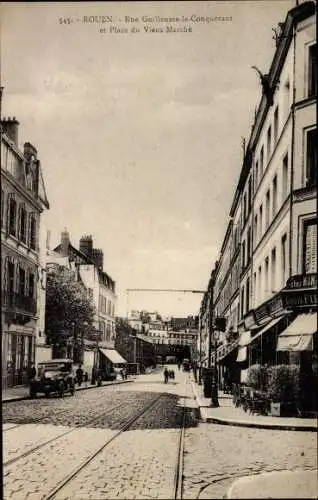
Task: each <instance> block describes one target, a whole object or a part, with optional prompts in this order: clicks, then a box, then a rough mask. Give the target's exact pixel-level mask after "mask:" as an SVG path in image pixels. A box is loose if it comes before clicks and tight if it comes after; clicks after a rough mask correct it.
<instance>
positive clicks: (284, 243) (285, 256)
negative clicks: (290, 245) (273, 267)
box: [281, 234, 287, 287]
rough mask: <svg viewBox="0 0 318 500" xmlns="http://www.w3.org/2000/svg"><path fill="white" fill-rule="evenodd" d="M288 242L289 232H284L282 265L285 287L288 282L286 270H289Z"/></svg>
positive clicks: (283, 284)
mask: <svg viewBox="0 0 318 500" xmlns="http://www.w3.org/2000/svg"><path fill="white" fill-rule="evenodd" d="M286 243H287V234H284V236H283V237H282V242H281V260H282V262H281V265H282V286H283V287H284V286H285V284H286V272H287V253H286Z"/></svg>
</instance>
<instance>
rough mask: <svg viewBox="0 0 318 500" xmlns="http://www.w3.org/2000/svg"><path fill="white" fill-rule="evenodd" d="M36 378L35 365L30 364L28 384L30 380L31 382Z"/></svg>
mask: <svg viewBox="0 0 318 500" xmlns="http://www.w3.org/2000/svg"><path fill="white" fill-rule="evenodd" d="M35 377H36V368H35V365H34V363H32V365H31V367H30V369H29V372H28V379H29V383H30V381H31V380H33V379H34V378H35Z"/></svg>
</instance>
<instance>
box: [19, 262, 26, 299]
mask: <svg viewBox="0 0 318 500" xmlns="http://www.w3.org/2000/svg"><path fill="white" fill-rule="evenodd" d="M19 294H20V295H25V270H24V269H22V268H21V267H20V268H19Z"/></svg>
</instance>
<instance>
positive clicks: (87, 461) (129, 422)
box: [43, 394, 163, 500]
mask: <svg viewBox="0 0 318 500" xmlns="http://www.w3.org/2000/svg"><path fill="white" fill-rule="evenodd" d="M162 397H163V394H159V396H157V397H155V398H154V399H153V400H152V401H151V402H150V403H148V404H147V406H146V407H144V408H143V409H142V410H141V411H139V412H138V413H137V414H135V415H134V416H133V417H131V418H130V419H128V420H127V421H126V422H125V423H124V424H123V425H122V426H121V428H120V429H119V430H118V431H117V432H116V433H115V434H114V435H113V436H112V437H110V438H109V439H108V440H107V441H106V442H104V443H103V445H102V446H100V447H99V448H98V449H97V450H96V451H95V452H94V453H92V454H91V455H90V456H89V457H88V458H86V459H85V460H83V462H82V463H81V464H80V465H79V466H78V467H76V469H74V470H73V471H72V472H71V473H70V474H68V475H67V476H66V477H64V478H63V479H62V481H60V482H59V483H58V484H57V485H56V486H55V487H54V488H53V489H52V490H51V491H50V492H49V493H48V494H46V495H45V496H44V497H43V498H44V500H53V499H54V498H56V495H57V494H59V493H61V491H62V490H63V489H64V488H65V487H66V486H68V485H69V483H71V482H72V480H73V479H75V478H76V477H77V476H78V475H79V474H80V473H81V472H82V471H83V469H84V468H85V467H86V466H88V465H89V464H90V463H91V462H92V461H93V460H94V459H95V458H96V457H97V456H98V455H99V454H100V453H101V452H103V451H104V450H105V448H106V447H107V446H109V445H110V444H111V443H112V442H113V441H115V440H116V439H118V437H119V436H120V435H121V434H122V433H123V432H125V431H127V430H128V429H129V428H130V427H131V426H132V425H133V424H134V423H135V422H137V420H139V419H140V418H141V417H143V416H144V415H145V414H146V413H148V412H149V411H151V410H152V409H153V408H154V407H155V406H156V404H158V402H159V400H160V399H161V398H162Z"/></svg>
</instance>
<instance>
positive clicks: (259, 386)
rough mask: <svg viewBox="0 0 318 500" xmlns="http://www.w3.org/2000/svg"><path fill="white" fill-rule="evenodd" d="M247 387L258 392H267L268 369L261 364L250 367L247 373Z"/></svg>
mask: <svg viewBox="0 0 318 500" xmlns="http://www.w3.org/2000/svg"><path fill="white" fill-rule="evenodd" d="M247 385H249V386H250V387H252V388H253V389H256V390H260V391H266V389H267V367H266V366H264V365H260V364H255V365H252V366H250V367H249V369H248V372H247Z"/></svg>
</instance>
